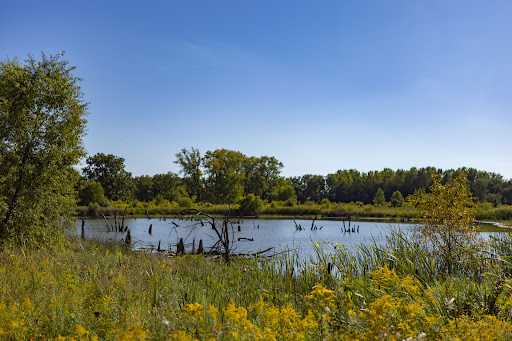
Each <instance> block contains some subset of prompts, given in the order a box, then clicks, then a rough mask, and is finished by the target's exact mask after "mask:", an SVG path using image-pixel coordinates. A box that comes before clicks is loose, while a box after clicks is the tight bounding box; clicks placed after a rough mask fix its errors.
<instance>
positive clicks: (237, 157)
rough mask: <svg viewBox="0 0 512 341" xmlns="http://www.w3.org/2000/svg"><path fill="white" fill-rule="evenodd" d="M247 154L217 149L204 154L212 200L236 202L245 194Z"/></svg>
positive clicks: (216, 201)
mask: <svg viewBox="0 0 512 341" xmlns="http://www.w3.org/2000/svg"><path fill="white" fill-rule="evenodd" d="M245 158H246V156H245V155H244V154H242V153H240V152H237V151H233V150H227V149H217V150H215V151H213V152H211V151H208V152H206V154H205V156H204V168H205V172H206V175H207V177H208V178H207V182H208V189H209V193H210V200H211V201H213V202H215V203H223V204H228V203H234V202H235V201H236V200H237V199H238V198H240V197H241V196H242V195H243V186H242V181H243V179H244V171H243V167H242V163H243V161H244V159H245Z"/></svg>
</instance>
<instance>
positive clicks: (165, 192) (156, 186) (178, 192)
mask: <svg viewBox="0 0 512 341" xmlns="http://www.w3.org/2000/svg"><path fill="white" fill-rule="evenodd" d="M157 195H160V196H162V198H164V199H166V200H169V201H171V202H172V201H175V202H181V200H182V199H185V198H188V194H187V192H186V190H185V188H184V186H183V184H182V181H181V179H180V177H179V176H178V175H177V174H174V173H172V172H169V173H167V174H156V175H155V176H153V197H156V196H157Z"/></svg>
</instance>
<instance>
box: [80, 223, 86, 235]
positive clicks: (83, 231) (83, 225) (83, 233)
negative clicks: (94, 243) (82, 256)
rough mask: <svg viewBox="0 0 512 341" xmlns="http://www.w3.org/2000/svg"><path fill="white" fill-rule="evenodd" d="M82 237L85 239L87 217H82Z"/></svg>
mask: <svg viewBox="0 0 512 341" xmlns="http://www.w3.org/2000/svg"><path fill="white" fill-rule="evenodd" d="M80 237H81V238H82V239H85V218H82V235H81V236H80Z"/></svg>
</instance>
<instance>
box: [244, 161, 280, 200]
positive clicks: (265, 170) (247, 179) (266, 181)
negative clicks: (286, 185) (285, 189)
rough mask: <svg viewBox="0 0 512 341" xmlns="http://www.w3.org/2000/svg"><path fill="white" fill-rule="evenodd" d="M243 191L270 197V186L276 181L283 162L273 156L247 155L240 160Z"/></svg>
mask: <svg viewBox="0 0 512 341" xmlns="http://www.w3.org/2000/svg"><path fill="white" fill-rule="evenodd" d="M242 167H243V171H244V181H243V183H244V193H245V195H247V194H249V193H252V194H255V195H257V196H259V197H261V198H262V199H270V196H271V192H272V188H273V187H275V186H276V185H277V183H278V179H279V174H280V172H281V168H283V164H282V163H281V162H279V161H278V160H277V159H276V158H275V157H273V156H262V157H248V158H245V159H244V161H243V162H242Z"/></svg>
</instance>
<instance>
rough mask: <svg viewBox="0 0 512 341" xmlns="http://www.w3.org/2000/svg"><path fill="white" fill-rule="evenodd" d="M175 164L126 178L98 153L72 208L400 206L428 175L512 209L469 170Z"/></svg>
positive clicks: (499, 189)
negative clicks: (296, 172) (320, 170)
mask: <svg viewBox="0 0 512 341" xmlns="http://www.w3.org/2000/svg"><path fill="white" fill-rule="evenodd" d="M175 157H176V159H175V160H174V162H175V163H176V164H178V165H179V166H180V168H181V170H180V173H179V174H176V173H172V172H169V173H165V174H156V175H153V176H148V175H143V176H138V177H133V176H132V174H131V173H129V172H127V171H126V170H125V166H124V159H123V158H121V157H117V156H114V155H111V154H109V155H105V154H103V153H98V154H96V155H94V156H91V157H89V158H88V159H87V161H86V162H87V166H86V167H84V168H83V172H82V175H83V177H82V180H81V182H80V183H79V201H80V203H81V204H83V205H87V204H89V203H91V202H95V203H98V204H100V205H108V202H109V200H123V201H130V200H138V201H144V202H150V201H155V203H157V204H160V203H164V202H166V201H168V202H176V203H178V204H180V205H181V206H184V207H186V206H190V205H191V204H192V203H193V202H208V203H213V204H234V203H239V202H243V200H244V199H245V201H247V200H248V199H247V198H249V199H250V200H253V198H256V200H259V199H261V200H266V201H268V202H271V201H280V202H283V203H285V204H288V205H293V204H295V203H297V202H299V203H305V202H315V203H321V202H322V201H323V202H325V201H329V202H345V203H348V202H355V203H360V204H361V205H364V204H374V205H376V206H381V205H384V204H390V205H391V206H402V205H403V203H404V201H405V199H404V198H406V197H407V196H408V195H411V194H414V193H415V191H416V190H418V189H420V188H421V189H423V190H427V189H428V188H429V187H430V186H431V185H432V176H431V174H432V173H435V174H437V175H439V177H440V178H441V179H442V181H443V182H447V181H449V180H451V179H453V178H455V177H456V176H457V175H458V174H460V173H461V172H465V173H467V180H468V181H467V184H468V187H469V189H470V191H471V192H472V193H473V197H474V200H475V201H477V202H490V203H492V204H494V205H499V204H512V180H506V179H504V178H503V177H502V176H501V175H499V174H496V173H490V172H486V171H479V170H476V169H473V168H461V169H457V170H453V169H450V170H444V171H443V170H441V169H436V168H434V167H426V168H419V169H418V168H411V169H409V170H401V169H399V170H396V171H394V170H391V169H387V168H386V169H384V170H382V171H370V172H367V173H364V172H359V171H357V170H354V169H350V170H339V171H337V172H336V173H333V174H328V175H327V176H322V175H312V174H306V175H303V176H296V177H290V178H285V177H283V176H281V169H282V167H283V164H282V163H281V162H280V161H278V160H277V159H276V158H275V157H272V156H261V157H254V156H246V155H244V154H242V153H241V152H238V151H232V150H227V149H217V150H214V151H207V152H206V153H205V154H204V155H202V154H201V153H200V152H199V150H197V149H196V148H191V149H190V150H188V149H182V150H181V151H180V152H179V153H177V154H176V155H175Z"/></svg>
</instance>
